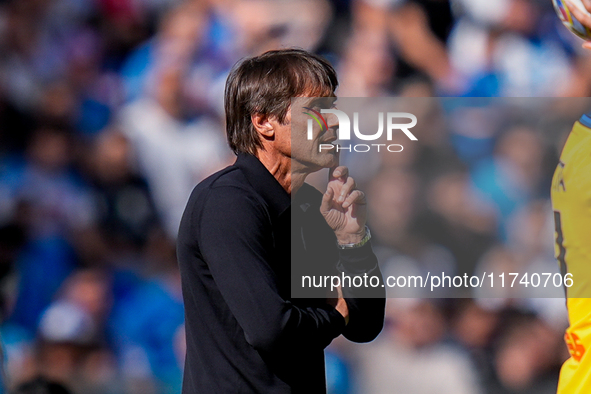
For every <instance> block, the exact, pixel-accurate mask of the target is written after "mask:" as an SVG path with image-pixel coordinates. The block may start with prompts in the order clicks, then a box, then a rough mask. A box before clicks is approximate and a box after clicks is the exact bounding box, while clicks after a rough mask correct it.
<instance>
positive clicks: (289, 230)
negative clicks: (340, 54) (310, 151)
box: [177, 154, 385, 394]
mask: <svg viewBox="0 0 591 394" xmlns="http://www.w3.org/2000/svg"><path fill="white" fill-rule="evenodd" d="M321 197H322V195H321V193H320V192H318V191H317V190H316V189H314V188H313V187H311V186H309V185H304V186H303V187H302V188H301V189H300V190H299V191H298V193H297V194H296V196H295V197H294V202H293V203H294V209H293V211H294V213H293V218H292V215H291V214H290V211H291V210H290V209H289V208H290V205H291V203H292V202H291V199H290V197H289V195H288V194H287V192H286V191H285V190H284V189H283V188H282V187H281V185H280V184H279V182H277V180H276V179H275V178H274V177H273V176H272V175H271V173H270V172H269V171H268V170H267V169H266V168H265V167H264V166H263V164H262V163H261V162H260V161H259V160H258V159H257V158H256V157H254V156H251V155H248V154H240V155H239V156H238V159H237V161H236V163H235V164H234V165H232V166H229V167H227V168H225V169H223V170H221V171H219V172H217V173H216V174H214V175H212V176H210V177H209V178H207V179H206V180H204V181H203V182H201V183H200V184H199V185H197V186H196V187H195V189H194V191H193V193H192V194H191V197H190V199H189V202H188V204H187V208H186V210H185V213H184V215H183V219H182V221H181V225H180V230H179V236H178V244H177V253H178V259H179V264H180V269H181V275H182V282H183V297H184V301H185V319H186V334H187V356H186V360H185V371H184V379H183V394H197V393H207V394H210V393H211V394H214V393H224V394H225V393H290V392H304V391H306V392H308V393H324V392H326V387H325V386H326V383H325V372H324V352H323V350H324V348H325V347H326V346H327V345H328V344H329V343H330V342H331V341H332V340H333V339H334V338H335V337H337V336H339V335H340V334H344V335H345V336H346V337H347V338H349V339H350V340H353V341H358V342H364V341H370V340H373V339H374V338H375V337H376V336H377V335H378V333H379V332H380V330H381V328H382V325H383V320H384V304H385V301H384V289H383V288H382V287H379V288H376V289H372V290H371V292H372V293H371V294H370V295H371V296H375V297H377V298H374V299H367V298H359V299H358V298H355V297H356V296H357V295H362V293H361V292H360V290H359V289H354V290H353V291H352V290H349V289H344V290H343V292H344V295H345V298H346V299H347V305H348V307H349V318H350V321H349V324H348V325H347V326H346V327H345V320H344V319H343V317H342V316H341V315H340V314H339V312H337V311H336V310H335V309H334V308H333V307H331V306H329V305H328V304H327V303H326V299H325V298H324V297H325V296H324V294H326V289H321V290H320V291H322V294H323V296H322V297H323V298H320V299H316V298H292V297H291V292H290V290H291V289H290V287H291V284H292V271H291V267H292V266H294V267H296V268H295V271H294V272H296V273H297V272H301V268H297V267H306V266H312V267H322V268H320V270H321V271H323V272H334V273H337V272H338V271H337V270H340V271H343V272H347V273H352V274H360V273H363V272H367V273H368V275H369V274H371V275H377V276H380V278H381V274H380V271H379V268H378V265H377V259H376V258H375V255H374V254H373V252H372V251H371V246H370V245H369V243H368V244H366V245H365V246H363V247H361V248H357V249H351V250H343V251H339V250H338V248H337V247H336V238H335V236H334V233H333V232H332V230H331V229H330V228H329V227H328V225H327V224H326V222H325V221H324V218H323V217H322V215H321V214H320V211H319V207H320V201H321ZM292 259H293V260H292ZM292 263H293V264H292ZM294 283H295V282H294ZM316 291H319V290H318V289H316ZM356 291H357V293H355V292H356ZM364 295H365V296H366V295H367V294H364Z"/></svg>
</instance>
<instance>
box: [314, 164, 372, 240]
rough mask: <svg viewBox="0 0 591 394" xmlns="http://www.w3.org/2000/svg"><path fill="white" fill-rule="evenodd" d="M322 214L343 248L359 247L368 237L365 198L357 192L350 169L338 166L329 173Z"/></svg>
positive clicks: (321, 206)
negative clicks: (365, 237)
mask: <svg viewBox="0 0 591 394" xmlns="http://www.w3.org/2000/svg"><path fill="white" fill-rule="evenodd" d="M320 212H321V213H322V215H323V216H324V219H325V220H326V222H327V223H328V225H329V226H330V227H331V228H332V229H333V231H334V232H335V235H336V236H337V240H338V242H339V243H340V244H342V245H344V244H352V243H358V242H361V240H362V239H363V237H364V236H365V222H366V220H367V210H366V201H365V194H364V193H363V192H362V191H361V190H357V188H356V184H355V180H354V179H353V178H351V177H350V176H349V169H348V168H347V167H345V166H339V167H336V168H333V169H331V170H330V171H329V182H328V186H327V189H326V193H324V196H323V197H322V204H321V205H320Z"/></svg>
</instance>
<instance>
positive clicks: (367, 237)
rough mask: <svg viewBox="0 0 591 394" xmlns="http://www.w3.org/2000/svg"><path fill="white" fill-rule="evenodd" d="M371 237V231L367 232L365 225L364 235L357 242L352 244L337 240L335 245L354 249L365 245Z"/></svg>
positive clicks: (340, 247)
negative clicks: (341, 242)
mask: <svg viewBox="0 0 591 394" xmlns="http://www.w3.org/2000/svg"><path fill="white" fill-rule="evenodd" d="M370 239H371V233H370V232H369V228H368V227H367V226H365V237H363V239H362V240H361V241H359V242H357V243H354V244H340V243H338V242H337V247H338V248H339V249H355V248H360V247H362V246H363V245H365V244H366V243H367V242H368V241H369V240H370Z"/></svg>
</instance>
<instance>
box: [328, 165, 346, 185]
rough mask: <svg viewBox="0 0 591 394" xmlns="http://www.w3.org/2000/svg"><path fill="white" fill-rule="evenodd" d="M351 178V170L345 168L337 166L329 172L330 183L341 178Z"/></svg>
mask: <svg viewBox="0 0 591 394" xmlns="http://www.w3.org/2000/svg"><path fill="white" fill-rule="evenodd" d="M348 176H349V169H348V168H347V167H345V166H337V167H333V168H331V169H330V171H329V172H328V180H329V182H330V181H332V180H335V179H339V178H346V177H348Z"/></svg>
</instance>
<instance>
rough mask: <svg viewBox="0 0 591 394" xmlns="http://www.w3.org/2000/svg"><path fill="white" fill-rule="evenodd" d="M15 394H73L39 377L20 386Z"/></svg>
mask: <svg viewBox="0 0 591 394" xmlns="http://www.w3.org/2000/svg"><path fill="white" fill-rule="evenodd" d="M13 394H71V393H70V391H69V390H68V389H66V388H65V387H64V386H62V385H61V384H59V383H55V382H51V381H49V380H47V379H45V378H42V377H38V378H36V379H34V380H31V381H28V382H25V383H23V384H21V385H20V386H18V387H17V388H16V390H15V391H14V392H13Z"/></svg>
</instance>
